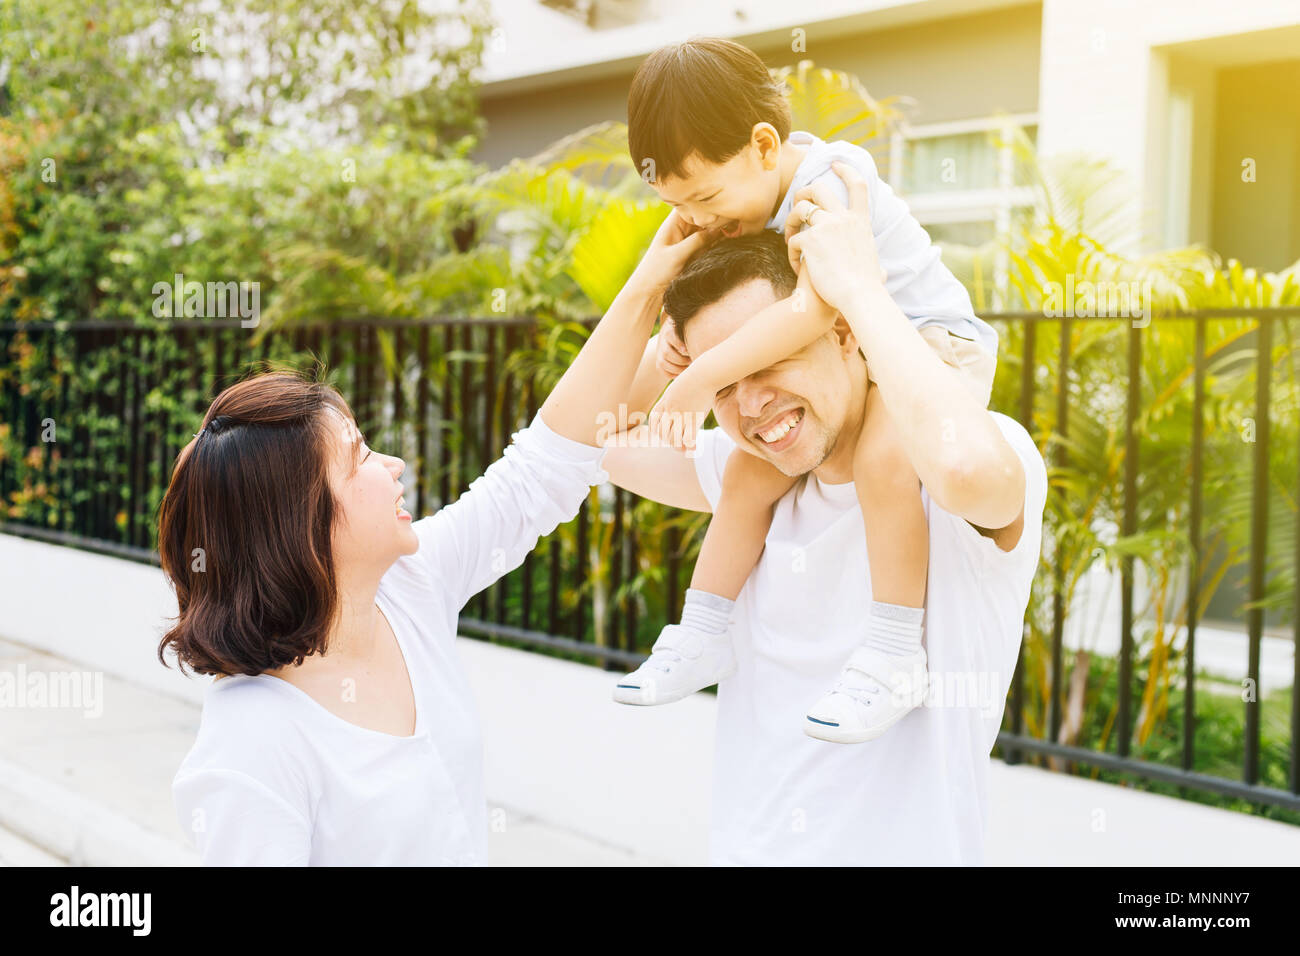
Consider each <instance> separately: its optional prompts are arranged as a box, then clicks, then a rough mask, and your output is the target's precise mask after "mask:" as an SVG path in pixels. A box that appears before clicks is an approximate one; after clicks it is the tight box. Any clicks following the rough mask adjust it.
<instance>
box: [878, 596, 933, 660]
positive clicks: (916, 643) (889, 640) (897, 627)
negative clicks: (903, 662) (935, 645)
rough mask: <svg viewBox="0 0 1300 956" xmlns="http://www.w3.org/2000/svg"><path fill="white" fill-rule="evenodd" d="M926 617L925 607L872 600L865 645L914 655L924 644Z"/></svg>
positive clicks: (896, 653) (894, 655)
mask: <svg viewBox="0 0 1300 956" xmlns="http://www.w3.org/2000/svg"><path fill="white" fill-rule="evenodd" d="M924 616H925V608H923V607H905V606H903V605H901V604H885V603H883V602H882V601H872V602H871V633H870V635H868V637H867V640H866V645H867V646H868V647H870V648H873V649H875V650H878V651H880V652H881V653H882V654H889V655H891V656H893V657H902V656H905V655H907V654H913V653H915V652H916V651H917V650H918V649H920V647H921V622H922V620H923V619H924Z"/></svg>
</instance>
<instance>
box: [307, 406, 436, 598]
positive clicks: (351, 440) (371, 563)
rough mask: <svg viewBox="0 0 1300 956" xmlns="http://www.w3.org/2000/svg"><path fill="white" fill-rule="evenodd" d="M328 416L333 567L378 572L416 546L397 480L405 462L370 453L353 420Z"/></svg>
mask: <svg viewBox="0 0 1300 956" xmlns="http://www.w3.org/2000/svg"><path fill="white" fill-rule="evenodd" d="M327 414H328V415H329V420H330V424H331V427H330V434H331V435H332V436H333V440H334V448H333V458H332V469H331V474H330V486H331V487H332V488H333V490H334V497H335V499H336V500H337V501H338V504H339V510H340V514H339V520H338V521H337V522H336V523H335V526H334V555H335V560H336V563H337V564H338V565H339V567H340V568H343V567H361V568H372V569H375V570H378V571H379V572H380V573H381V574H382V573H383V572H384V571H386V570H387V569H388V568H389V567H390V566H391V565H392V563H393V562H394V561H396V560H397V559H398V558H400V557H401V556H402V555H404V554H414V553H415V552H416V551H417V550H418V549H419V547H420V543H419V540H418V539H417V538H416V535H415V531H414V529H413V528H412V527H411V515H410V513H409V512H407V511H406V509H405V508H403V507H402V504H403V502H402V500H401V499H402V483H401V482H400V481H399V480H398V479H399V478H400V476H401V474H402V472H403V471H404V470H405V469H406V462H404V461H402V459H400V458H395V457H393V456H392V455H381V454H380V453H379V452H376V451H372V450H371V449H370V448H369V447H367V445H366V443H365V438H364V437H363V436H362V435H361V433H360V432H359V431H357V427H356V424H355V423H354V422H352V421H351V420H349V419H346V418H345V417H344V416H342V415H341V414H338V413H337V412H334V411H333V410H330V411H329V412H327Z"/></svg>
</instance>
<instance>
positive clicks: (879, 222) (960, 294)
mask: <svg viewBox="0 0 1300 956" xmlns="http://www.w3.org/2000/svg"><path fill="white" fill-rule="evenodd" d="M789 141H790V142H791V143H793V144H795V145H797V146H803V147H805V151H804V158H803V161H802V162H801V163H800V164H799V168H798V169H797V170H795V174H794V179H793V180H791V182H790V188H789V189H787V190H786V194H785V196H784V197H782V199H781V206H780V208H779V209H778V210H777V212H776V215H775V216H773V217H772V218H771V219H770V220H769V221H768V223H767V228H768V229H773V230H775V231H777V232H783V231H784V230H785V220H786V218H787V217H788V216H789V215H790V210H791V209H792V208H793V207H794V197H795V194H796V193H798V192H799V190H801V189H803V188H804V187H805V186H808V185H811V184H814V183H816V184H824V185H825V187H826V188H827V189H829V190H830V191H831V193H832V194H834V195H835V196H836V198H838V199H839V200H840V201H841V202H843V203H844V204H845V205H848V201H849V191H848V187H847V186H845V185H844V180H842V179H840V177H839V176H838V175H836V173H835V171H834V170H833V169H831V163H833V162H835V161H837V160H838V161H841V162H844V163H847V164H848V165H849V166H850V167H852V168H853V169H854V170H855V171H856V172H857V174H858V175H859V176H861V177H862V178H863V179H864V180H866V183H867V196H868V203H869V206H870V213H871V234H872V236H874V237H875V240H876V255H877V257H878V258H879V259H880V265H881V266H882V267H884V269H885V275H886V278H885V289H886V290H887V291H888V292H889V296H890V298H891V299H893V300H894V303H895V304H896V305H897V306H898V308H899V309H900V310H901V311H902V313H903V314H904V315H906V316H907V318H908V319H909V320H910V321H911V323H912V324H913V325H914V326H915V327H916V328H918V329H920V328H924V327H925V326H927V325H940V326H943V327H944V328H945V329H947V330H948V331H949V332H951V333H953V334H954V335H959V336H961V337H962V338H964V339H973V340H974V341H976V342H979V343H980V345H982V346H983V347H984V350H985V351H986V352H988V353H989V354H990V355H992V356H994V357H996V356H997V354H998V333H997V330H996V329H995V328H993V326H991V325H989V324H988V323H987V322H985V321H984V320H983V319H981V318H979V317H978V316H976V315H975V310H974V309H973V308H972V307H971V301H970V293H968V292H967V291H966V287H965V286H964V285H962V284H961V282H959V281H958V280H957V277H956V276H954V275H953V274H952V272H951V271H950V270H949V269H948V267H947V266H946V265H944V264H943V259H942V258H941V254H940V252H939V247H938V246H936V245H935V244H934V243H933V242H931V241H930V236H929V234H928V233H927V232H926V231H925V228H924V227H923V226H922V225H921V224H920V223H919V222H917V220H916V217H915V216H913V215H912V212H911V210H910V209H908V208H907V203H906V202H904V201H903V199H902V198H901V197H900V196H899V195H898V194H897V193H896V192H894V190H893V189H891V188H890V186H889V183H887V182H885V181H884V180H883V179H881V178H880V173H879V171H878V170H877V169H876V162H875V160H873V159H872V158H871V154H870V153H869V152H867V151H866V150H865V149H863V148H862V147H861V146H857V145H855V144H853V143H846V142H844V141H843V140H831V141H830V142H827V141H826V140H823V139H821V138H820V137H817V136H814V135H813V134H812V133H809V132H805V131H803V130H795V131H794V132H792V133H791V134H790V140H789Z"/></svg>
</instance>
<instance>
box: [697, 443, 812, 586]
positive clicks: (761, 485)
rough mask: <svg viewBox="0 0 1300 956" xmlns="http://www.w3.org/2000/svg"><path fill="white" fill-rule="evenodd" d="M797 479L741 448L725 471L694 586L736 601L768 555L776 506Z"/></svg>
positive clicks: (699, 560)
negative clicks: (765, 551) (765, 546)
mask: <svg viewBox="0 0 1300 956" xmlns="http://www.w3.org/2000/svg"><path fill="white" fill-rule="evenodd" d="M794 482H795V479H793V478H790V477H788V476H786V475H783V474H781V472H779V471H777V470H776V468H775V467H773V466H772V465H770V464H768V463H767V462H765V461H763V460H762V459H761V458H758V457H757V456H755V455H751V454H749V453H748V452H746V451H742V450H741V449H739V448H737V449H735V450H734V451H732V453H731V455H730V457H728V458H727V467H726V469H724V471H723V473H722V495H721V496H720V497H719V498H718V506H717V507H716V508H714V509H713V517H712V518H711V519H709V528H708V531H707V532H705V535H704V541H703V542H702V543H701V544H700V554H699V557H698V558H697V559H696V561H695V570H694V571H693V572H692V573H691V587H692V588H693V589H695V590H699V591H707V592H708V593H710V594H716V595H719V596H720V597H724V598H727V599H728V600H730V601H735V600H736V597H737V596H738V595H739V594H740V589H741V588H742V587H744V586H745V581H746V580H748V578H749V574H750V572H751V571H753V570H754V565H756V564H758V559H759V557H760V556H761V555H762V554H763V542H764V541H765V540H766V539H767V532H768V529H769V528H770V527H771V526H772V508H773V506H774V505H775V504H776V503H777V501H778V500H779V499H780V497H781V496H782V495H783V494H785V493H786V492H787V491H789V490H790V488H791V487H792V486H793V485H794Z"/></svg>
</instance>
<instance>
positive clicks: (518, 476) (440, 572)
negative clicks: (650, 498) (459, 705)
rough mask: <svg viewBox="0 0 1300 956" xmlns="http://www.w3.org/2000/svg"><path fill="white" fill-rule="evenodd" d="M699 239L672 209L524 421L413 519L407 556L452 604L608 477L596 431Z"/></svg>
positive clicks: (504, 568) (625, 392)
mask: <svg viewBox="0 0 1300 956" xmlns="http://www.w3.org/2000/svg"><path fill="white" fill-rule="evenodd" d="M704 241H705V234H703V233H698V232H693V231H692V230H691V227H689V226H688V225H687V224H685V223H684V221H682V220H681V219H679V218H678V217H677V214H676V212H673V213H670V214H669V216H668V218H667V219H666V220H665V221H664V225H663V226H661V227H660V229H659V232H658V234H657V235H656V236H655V239H654V241H653V242H652V243H651V245H650V249H649V251H647V252H646V255H645V257H644V258H643V259H642V260H641V264H640V265H638V267H637V270H636V272H634V273H633V275H632V278H631V279H630V280H629V281H628V283H627V285H625V286H624V287H623V289H622V291H620V292H619V294H618V296H617V298H615V300H614V302H613V304H611V305H610V308H609V311H608V312H606V313H605V315H604V317H603V318H602V319H601V320H600V323H599V324H598V325H597V326H596V328H595V330H594V331H593V332H592V333H591V336H590V338H588V340H587V342H586V344H585V345H583V347H582V351H581V352H579V353H578V357H577V358H576V359H574V361H573V364H572V365H571V366H570V367H569V368H568V370H567V371H565V373H564V375H563V377H561V379H560V381H559V383H557V384H556V386H555V388H554V390H552V392H551V394H550V395H549V396H548V397H547V399H546V401H545V402H543V404H542V407H541V409H540V410H539V412H538V415H537V417H536V418H535V419H534V420H533V423H532V425H531V426H530V427H529V428H526V429H524V430H523V431H520V432H518V433H516V434H515V435H514V436H513V438H514V440H513V441H512V442H511V444H510V445H509V446H508V447H507V448H506V450H505V453H504V454H503V455H502V457H501V458H500V459H498V460H497V461H496V462H494V463H493V464H492V465H491V467H489V468H488V469H487V471H486V472H485V473H484V474H483V475H482V476H481V477H479V478H477V479H475V480H474V481H473V482H472V483H471V484H470V486H469V488H468V489H467V490H466V491H465V493H464V494H462V495H461V496H460V498H458V499H457V500H456V501H455V502H454V503H453V504H450V505H448V506H446V507H444V508H443V509H442V510H440V511H439V512H438V513H437V514H435V515H432V516H431V517H428V518H424V519H421V520H420V521H417V522H415V525H414V528H415V531H416V534H417V536H418V537H419V539H420V548H419V552H418V553H417V554H416V556H415V557H416V559H417V560H420V561H423V562H424V563H425V569H426V571H427V573H428V574H429V576H430V578H431V580H433V581H434V582H436V584H437V586H438V587H439V589H440V590H442V591H443V593H444V594H445V595H446V597H447V600H448V603H449V604H450V605H451V606H452V607H454V608H456V609H458V610H459V609H460V608H462V607H464V606H465V604H466V603H468V601H469V599H470V598H471V597H473V596H474V595H475V594H476V593H478V592H479V591H481V590H482V589H483V588H485V587H487V586H488V585H489V584H491V583H492V582H493V581H495V580H497V579H498V578H500V577H502V576H503V575H505V574H507V573H508V572H510V571H512V570H513V569H514V568H516V567H518V566H519V565H520V564H522V563H523V560H524V558H525V557H526V556H527V555H528V553H529V552H530V551H532V549H533V548H534V547H535V546H536V544H537V541H538V539H539V538H540V537H542V536H543V535H546V534H549V533H550V532H552V531H554V530H555V528H556V526H558V525H559V524H561V523H562V522H564V521H568V520H570V519H572V518H573V517H574V516H575V515H576V514H577V513H578V509H579V508H580V507H581V505H582V501H583V499H584V498H585V497H586V495H587V494H588V491H589V489H590V487H591V486H592V485H597V484H601V483H602V482H604V481H605V480H607V478H608V475H607V474H606V473H605V472H604V471H603V470H602V468H601V466H600V462H601V458H602V456H603V455H604V453H605V450H604V448H603V447H602V445H603V443H604V442H606V441H608V440H610V438H611V437H612V436H611V435H609V434H602V432H606V433H607V432H609V430H610V429H609V427H608V420H609V415H610V413H611V412H614V413H615V416H616V417H617V412H616V410H617V409H618V406H619V405H624V406H626V404H627V402H628V401H629V396H630V394H631V393H632V391H633V377H634V374H635V373H636V371H637V369H638V367H642V366H644V364H645V362H644V360H645V356H646V355H647V354H648V353H647V351H646V342H647V340H648V339H649V337H650V333H651V331H652V330H653V328H654V322H655V319H656V318H657V317H658V314H659V310H660V306H661V303H662V301H663V290H664V289H666V288H667V286H668V283H669V282H670V281H671V280H672V278H673V277H674V276H675V275H676V274H677V272H678V271H679V270H680V268H681V266H682V265H683V264H684V263H685V260H686V259H687V258H689V257H690V255H691V254H692V253H693V251H694V250H695V249H697V248H699V247H700V245H701V244H702V243H703V242H704ZM649 354H652V353H649ZM651 382H652V379H651V378H650V377H649V375H648V373H647V376H646V377H644V378H642V379H641V380H640V385H639V387H640V388H643V389H645V390H647V391H648V389H649V388H650V387H651V385H650V384H647V383H651ZM638 400H640V399H638Z"/></svg>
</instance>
